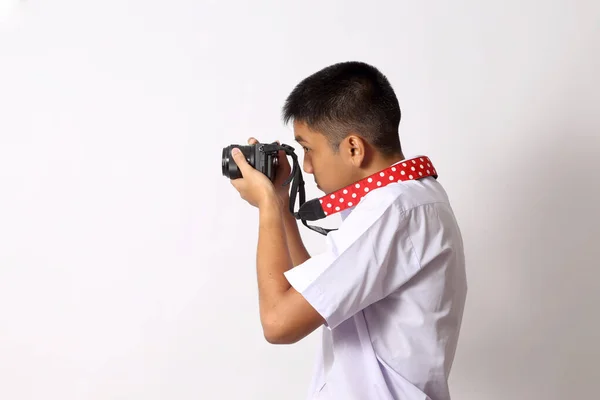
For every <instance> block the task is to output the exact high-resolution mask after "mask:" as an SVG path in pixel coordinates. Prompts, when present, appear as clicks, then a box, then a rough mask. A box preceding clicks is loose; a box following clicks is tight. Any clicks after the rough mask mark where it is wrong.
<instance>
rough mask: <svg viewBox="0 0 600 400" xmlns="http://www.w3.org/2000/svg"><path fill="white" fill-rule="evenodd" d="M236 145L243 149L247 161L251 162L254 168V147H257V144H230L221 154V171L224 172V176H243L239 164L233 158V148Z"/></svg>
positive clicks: (233, 177) (234, 177)
mask: <svg viewBox="0 0 600 400" xmlns="http://www.w3.org/2000/svg"><path fill="white" fill-rule="evenodd" d="M234 147H237V148H238V149H240V150H241V151H242V154H243V155H244V157H245V158H246V161H248V164H250V165H251V166H252V167H253V168H254V153H255V151H254V148H255V147H256V145H250V146H241V145H236V144H232V145H230V146H227V147H225V148H223V154H222V156H221V171H222V173H223V176H224V177H226V178H229V179H238V178H241V177H242V172H241V171H240V169H239V168H238V166H237V164H236V163H235V161H234V160H233V157H232V156H231V150H232V149H233V148H234Z"/></svg>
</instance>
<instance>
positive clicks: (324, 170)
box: [294, 122, 356, 193]
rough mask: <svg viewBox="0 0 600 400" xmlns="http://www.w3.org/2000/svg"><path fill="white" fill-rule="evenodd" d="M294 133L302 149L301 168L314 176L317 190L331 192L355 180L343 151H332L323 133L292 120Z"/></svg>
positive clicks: (352, 169)
mask: <svg viewBox="0 0 600 400" xmlns="http://www.w3.org/2000/svg"><path fill="white" fill-rule="evenodd" d="M294 135H295V137H296V141H297V142H298V143H299V144H300V145H301V146H302V148H303V149H304V165H303V170H304V172H306V173H307V174H312V175H313V176H314V179H315V183H316V184H317V187H318V188H319V190H321V191H323V192H325V193H331V192H334V191H336V190H338V189H340V188H342V187H344V186H346V185H349V184H351V183H353V182H354V181H355V180H356V179H355V177H354V173H355V171H354V168H352V165H351V164H350V163H349V162H348V160H347V159H346V158H347V157H344V153H343V151H338V152H336V151H334V150H333V149H332V147H331V145H330V144H329V142H328V140H327V138H326V137H325V136H324V135H323V134H321V133H318V132H315V131H313V130H311V129H310V128H308V126H307V125H306V124H305V123H302V122H294Z"/></svg>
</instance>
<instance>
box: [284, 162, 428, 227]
mask: <svg viewBox="0 0 600 400" xmlns="http://www.w3.org/2000/svg"><path fill="white" fill-rule="evenodd" d="M428 176H431V177H434V178H436V179H437V172H436V170H435V168H434V166H433V164H432V163H431V160H430V159H429V157H426V156H420V157H415V158H412V159H409V160H403V161H401V162H399V163H396V164H394V165H392V166H390V167H388V168H386V169H384V170H382V171H379V172H377V173H375V174H373V175H371V176H368V177H366V178H364V179H361V180H360V181H358V182H355V183H353V184H352V185H349V186H346V187H344V188H341V189H339V190H337V191H335V192H333V193H329V194H327V195H325V196H323V197H320V198H318V199H313V200H310V201H307V202H306V203H304V204H303V205H302V206H301V207H300V209H299V210H298V212H297V213H296V218H298V219H304V220H308V221H315V220H318V219H322V218H325V217H327V216H329V215H332V214H335V213H338V212H340V211H343V210H345V209H348V208H351V207H354V206H355V205H356V204H358V203H359V202H360V201H361V200H362V198H363V197H364V196H366V195H367V194H368V193H369V192H370V191H372V190H376V189H378V188H381V187H384V186H387V185H389V184H390V183H395V182H399V181H409V180H418V179H422V178H426V177H428Z"/></svg>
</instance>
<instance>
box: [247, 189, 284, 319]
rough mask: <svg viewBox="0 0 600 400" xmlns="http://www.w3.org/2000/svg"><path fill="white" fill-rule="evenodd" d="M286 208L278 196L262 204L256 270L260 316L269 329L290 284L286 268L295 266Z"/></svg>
mask: <svg viewBox="0 0 600 400" xmlns="http://www.w3.org/2000/svg"><path fill="white" fill-rule="evenodd" d="M284 212H285V211H284V210H282V208H281V204H280V202H279V201H278V200H277V199H276V198H273V199H269V200H267V201H265V203H264V204H263V205H261V207H259V232H258V246H257V252H256V273H257V279H258V297H259V308H260V318H261V322H262V325H263V328H264V329H265V330H266V329H267V327H271V326H272V325H273V323H274V316H275V315H276V312H275V311H276V307H277V304H278V302H279V301H280V300H281V299H282V298H283V296H284V294H285V292H286V291H287V290H288V289H289V288H290V284H289V282H288V281H287V279H286V277H285V276H284V272H286V271H287V270H289V269H291V268H292V267H293V265H292V259H291V257H290V252H289V250H288V244H287V238H286V232H285V226H284V216H283V214H284Z"/></svg>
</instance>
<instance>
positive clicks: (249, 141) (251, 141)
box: [248, 137, 258, 144]
mask: <svg viewBox="0 0 600 400" xmlns="http://www.w3.org/2000/svg"><path fill="white" fill-rule="evenodd" d="M256 143H258V140H256V139H255V138H253V137H251V138H250V139H248V144H256Z"/></svg>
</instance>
